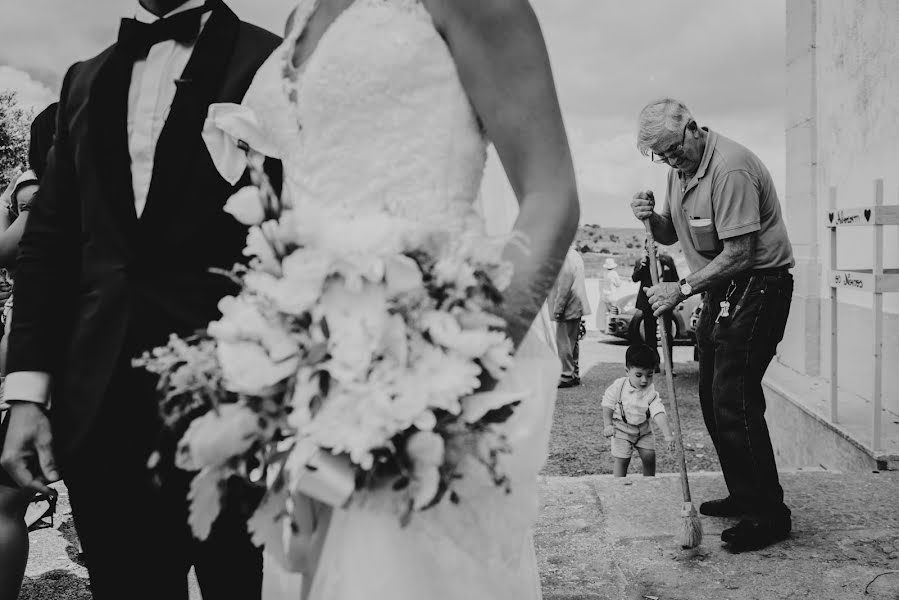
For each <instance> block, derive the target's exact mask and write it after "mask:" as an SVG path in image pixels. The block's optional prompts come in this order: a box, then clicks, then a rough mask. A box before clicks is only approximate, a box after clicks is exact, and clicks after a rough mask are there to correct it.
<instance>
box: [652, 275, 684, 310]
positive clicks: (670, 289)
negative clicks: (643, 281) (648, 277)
mask: <svg viewBox="0 0 899 600" xmlns="http://www.w3.org/2000/svg"><path fill="white" fill-rule="evenodd" d="M646 297H647V298H649V305H650V306H651V307H652V311H653V313H652V314H653V315H655V316H656V317H659V316H661V315H662V313H666V312H668V311H669V310H671V309H672V308H674V307H675V306H677V305H678V304H680V303H681V302H683V300H684V296H683V295H682V294H681V292H680V284H679V283H677V282H675V281H666V282H662V283H660V284H659V285H654V286H652V287H651V288H646Z"/></svg>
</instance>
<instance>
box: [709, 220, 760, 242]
mask: <svg viewBox="0 0 899 600" xmlns="http://www.w3.org/2000/svg"><path fill="white" fill-rule="evenodd" d="M761 229H762V225H761V223H760V222H759V221H753V222H752V223H746V224H745V225H737V226H736V227H728V228H727V229H719V230H718V239H719V240H728V239H730V238H735V237H738V236H741V235H746V234H747V233H754V232H756V231H761Z"/></svg>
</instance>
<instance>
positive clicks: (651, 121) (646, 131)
mask: <svg viewBox="0 0 899 600" xmlns="http://www.w3.org/2000/svg"><path fill="white" fill-rule="evenodd" d="M691 119H693V115H692V114H690V109H688V108H687V105H686V104H684V103H683V102H681V101H680V100H675V99H674V98H659V99H658V100H653V101H652V102H650V103H649V104H647V105H646V106H644V107H643V110H641V111H640V116H639V117H638V118H637V125H638V127H639V132H638V133H637V149H639V150H640V153H641V154H643V156H648V155H649V153H650V152H652V148H653V147H654V146H655V145H656V144H658V143H659V140H661V139H662V137H663V136H664V135H665V134H666V133H679V132H680V131H682V130H683V128H684V127H685V126H686V124H687V123H689V122H690V120H691Z"/></svg>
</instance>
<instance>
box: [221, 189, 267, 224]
mask: <svg viewBox="0 0 899 600" xmlns="http://www.w3.org/2000/svg"><path fill="white" fill-rule="evenodd" d="M261 193H262V192H261V190H260V189H259V188H258V187H256V186H255V185H248V186H244V187H242V188H240V189H239V190H237V192H235V193H234V195H232V196H231V197H230V198H228V201H227V202H225V212H226V213H228V214H229V215H231V216H232V217H234V218H235V219H237V220H238V221H240V222H241V223H243V224H244V225H259V224H260V223H262V221H264V220H265V209H264V208H263V206H262V197H261Z"/></svg>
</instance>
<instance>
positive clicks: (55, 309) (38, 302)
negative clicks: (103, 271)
mask: <svg viewBox="0 0 899 600" xmlns="http://www.w3.org/2000/svg"><path fill="white" fill-rule="evenodd" d="M78 69H79V64H75V65H74V66H72V67H71V68H70V69H69V71H68V72H67V73H66V76H65V79H64V80H63V85H62V92H61V97H60V105H59V110H58V112H57V129H56V137H55V140H54V144H53V147H52V148H51V149H50V152H49V155H48V158H47V168H46V172H45V173H44V176H43V178H42V180H41V187H40V190H39V191H38V193H37V195H36V196H35V198H34V200H33V201H32V206H31V213H30V216H29V218H28V223H27V226H26V228H25V231H24V233H23V235H22V240H21V242H20V244H19V255H18V261H17V265H16V283H15V298H16V307H15V310H14V311H13V322H12V330H11V333H10V339H9V360H8V364H7V372H8V373H12V372H16V371H42V372H46V373H52V372H53V371H54V370H55V368H56V366H57V365H58V362H59V361H60V360H61V358H62V356H63V354H64V352H65V347H66V340H67V338H68V336H67V335H66V332H67V330H68V329H69V327H71V314H72V310H73V305H74V303H75V302H76V300H77V294H78V290H77V284H78V279H79V272H78V271H79V263H80V261H79V260H78V257H79V256H80V252H79V248H80V238H81V231H80V227H79V214H80V210H79V197H78V185H77V181H76V176H75V168H74V160H73V156H72V150H71V146H70V144H69V133H70V132H69V131H68V130H67V125H66V122H67V121H66V119H65V117H64V115H65V113H66V100H67V98H68V96H69V94H70V92H71V87H72V82H73V80H74V79H75V77H76V74H77V71H78Z"/></svg>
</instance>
